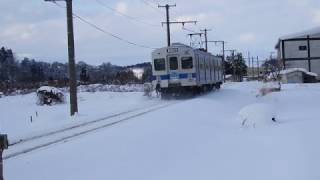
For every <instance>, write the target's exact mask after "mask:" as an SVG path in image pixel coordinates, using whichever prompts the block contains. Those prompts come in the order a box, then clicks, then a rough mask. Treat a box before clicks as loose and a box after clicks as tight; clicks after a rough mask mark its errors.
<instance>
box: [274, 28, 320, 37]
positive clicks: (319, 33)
mask: <svg viewBox="0 0 320 180" xmlns="http://www.w3.org/2000/svg"><path fill="white" fill-rule="evenodd" d="M307 36H310V37H320V27H315V28H312V29H309V30H306V31H301V32H297V33H293V34H289V35H285V36H282V37H280V38H279V39H280V40H286V39H294V38H306V37H307Z"/></svg>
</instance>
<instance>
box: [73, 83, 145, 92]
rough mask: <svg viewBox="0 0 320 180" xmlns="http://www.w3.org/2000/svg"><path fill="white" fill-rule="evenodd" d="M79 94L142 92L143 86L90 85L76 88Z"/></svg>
mask: <svg viewBox="0 0 320 180" xmlns="http://www.w3.org/2000/svg"><path fill="white" fill-rule="evenodd" d="M78 91H80V92H143V84H127V85H103V84H91V85H81V86H79V87H78Z"/></svg>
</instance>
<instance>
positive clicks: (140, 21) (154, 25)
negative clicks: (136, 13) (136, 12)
mask: <svg viewBox="0 0 320 180" xmlns="http://www.w3.org/2000/svg"><path fill="white" fill-rule="evenodd" d="M95 1H96V2H97V3H98V4H100V5H101V6H103V7H104V8H107V9H109V10H111V11H113V12H115V13H117V14H119V15H121V16H123V17H126V18H128V19H130V20H132V21H135V22H138V23H141V24H144V25H148V26H152V27H158V28H161V26H160V25H156V24H152V23H149V22H145V21H142V20H140V19H138V18H136V17H133V16H129V15H127V14H125V13H122V12H120V11H118V10H117V9H115V8H112V7H110V6H108V5H106V4H105V3H103V2H101V1H100V0H95Z"/></svg>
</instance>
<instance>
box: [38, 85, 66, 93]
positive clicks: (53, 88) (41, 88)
mask: <svg viewBox="0 0 320 180" xmlns="http://www.w3.org/2000/svg"><path fill="white" fill-rule="evenodd" d="M41 91H45V92H52V93H54V94H59V93H62V91H60V90H59V89H57V88H55V87H51V86H42V87H40V88H39V89H38V90H37V92H41Z"/></svg>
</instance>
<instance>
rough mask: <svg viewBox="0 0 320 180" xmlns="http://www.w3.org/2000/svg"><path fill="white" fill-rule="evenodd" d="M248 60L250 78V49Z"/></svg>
mask: <svg viewBox="0 0 320 180" xmlns="http://www.w3.org/2000/svg"><path fill="white" fill-rule="evenodd" d="M248 61H249V68H248V76H249V78H250V65H251V63H250V51H248Z"/></svg>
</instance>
